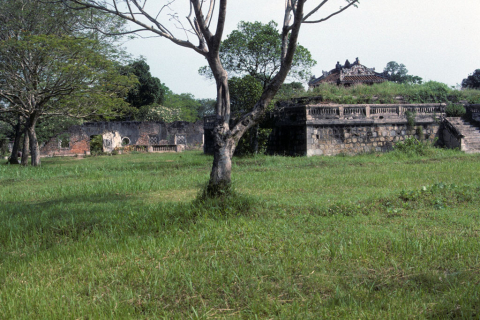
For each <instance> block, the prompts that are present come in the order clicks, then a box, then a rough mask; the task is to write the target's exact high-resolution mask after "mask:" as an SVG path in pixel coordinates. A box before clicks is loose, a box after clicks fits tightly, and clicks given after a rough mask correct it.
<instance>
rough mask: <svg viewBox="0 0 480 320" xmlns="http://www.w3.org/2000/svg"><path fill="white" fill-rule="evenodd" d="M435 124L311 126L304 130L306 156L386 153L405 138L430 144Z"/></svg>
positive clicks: (436, 127) (432, 139)
mask: <svg viewBox="0 0 480 320" xmlns="http://www.w3.org/2000/svg"><path fill="white" fill-rule="evenodd" d="M438 136H439V124H438V123H430V124H423V125H417V126H415V127H413V128H410V127H409V126H408V125H407V124H406V123H403V124H402V123H397V124H373V125H341V126H339V125H330V126H329V125H311V126H308V127H307V141H308V142H307V152H306V155H308V156H313V155H337V154H349V155H351V154H359V153H364V152H386V151H390V150H392V149H393V146H394V145H395V143H397V142H400V141H404V140H405V139H406V138H410V137H415V138H417V139H422V140H428V141H431V142H434V139H435V138H436V137H437V138H438Z"/></svg>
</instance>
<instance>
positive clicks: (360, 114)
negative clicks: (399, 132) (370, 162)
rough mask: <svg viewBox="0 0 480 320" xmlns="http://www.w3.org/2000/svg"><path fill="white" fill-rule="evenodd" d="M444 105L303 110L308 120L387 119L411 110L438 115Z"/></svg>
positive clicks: (348, 106) (401, 115)
mask: <svg viewBox="0 0 480 320" xmlns="http://www.w3.org/2000/svg"><path fill="white" fill-rule="evenodd" d="M445 106H446V105H445V104H444V103H435V104H404V105H399V104H390V105H389V104H370V105H346V104H344V105H308V106H306V110H305V111H306V115H307V119H308V120H322V119H325V120H327V119H339V120H349V119H388V118H405V113H406V112H411V113H413V114H415V116H435V115H438V116H440V115H442V114H444V113H445ZM479 110H480V106H479Z"/></svg>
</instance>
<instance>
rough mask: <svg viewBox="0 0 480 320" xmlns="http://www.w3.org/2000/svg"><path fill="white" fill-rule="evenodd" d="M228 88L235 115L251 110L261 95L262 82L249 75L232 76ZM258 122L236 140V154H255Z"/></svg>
mask: <svg viewBox="0 0 480 320" xmlns="http://www.w3.org/2000/svg"><path fill="white" fill-rule="evenodd" d="M228 87H229V89H230V105H231V106H230V108H231V112H232V114H233V115H234V116H235V117H240V116H241V115H242V114H243V113H246V112H248V111H249V110H251V109H252V108H253V107H254V106H255V104H256V103H257V101H258V99H259V98H260V96H261V95H262V92H263V86H262V82H260V81H259V80H258V79H256V78H255V77H253V76H251V75H246V76H243V77H242V78H238V77H233V78H231V79H229V80H228ZM258 131H259V124H258V123H257V125H255V126H253V127H251V128H250V129H248V130H247V132H245V133H244V135H243V136H242V138H241V139H240V140H239V141H238V144H237V147H236V149H235V154H236V155H244V154H255V153H257V152H258V135H259V134H258Z"/></svg>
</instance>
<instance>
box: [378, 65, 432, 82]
mask: <svg viewBox="0 0 480 320" xmlns="http://www.w3.org/2000/svg"><path fill="white" fill-rule="evenodd" d="M383 72H385V73H387V74H388V75H389V76H390V80H391V81H393V82H396V83H412V84H421V83H422V81H423V79H422V78H420V77H418V76H412V75H409V74H408V70H407V67H405V65H404V64H403V63H400V64H398V63H397V62H395V61H390V62H389V63H387V66H386V67H385V68H384V69H383Z"/></svg>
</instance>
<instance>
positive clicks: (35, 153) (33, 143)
mask: <svg viewBox="0 0 480 320" xmlns="http://www.w3.org/2000/svg"><path fill="white" fill-rule="evenodd" d="M37 120H38V119H37V118H36V117H35V116H34V115H32V116H31V118H30V119H29V121H28V125H27V132H28V136H29V137H28V138H29V139H30V156H31V158H32V161H31V163H32V166H34V167H36V166H39V165H40V148H39V146H38V140H37V134H36V132H35V124H36V123H37Z"/></svg>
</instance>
